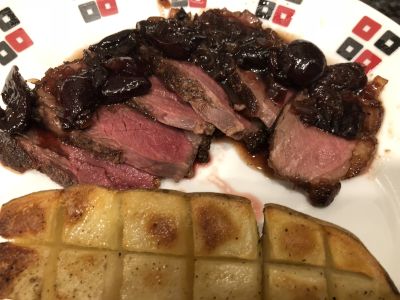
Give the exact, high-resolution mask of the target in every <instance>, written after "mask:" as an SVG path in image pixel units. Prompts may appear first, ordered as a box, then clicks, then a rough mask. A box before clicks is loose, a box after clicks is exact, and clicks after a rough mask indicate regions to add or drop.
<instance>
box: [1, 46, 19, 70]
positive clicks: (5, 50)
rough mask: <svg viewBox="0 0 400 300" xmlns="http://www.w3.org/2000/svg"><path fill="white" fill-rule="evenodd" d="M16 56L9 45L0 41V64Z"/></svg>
mask: <svg viewBox="0 0 400 300" xmlns="http://www.w3.org/2000/svg"><path fill="white" fill-rule="evenodd" d="M16 57H17V53H15V52H14V50H13V49H11V47H10V46H8V44H7V43H6V42H5V41H1V42H0V64H2V65H3V66H5V65H6V64H8V63H9V62H10V61H12V60H13V59H14V58H16Z"/></svg>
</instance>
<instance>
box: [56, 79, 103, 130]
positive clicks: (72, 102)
mask: <svg viewBox="0 0 400 300" xmlns="http://www.w3.org/2000/svg"><path fill="white" fill-rule="evenodd" d="M98 98H99V97H98V95H97V93H96V90H95V89H94V87H93V85H92V80H91V78H90V77H86V76H82V75H73V76H70V77H68V78H67V79H66V80H65V81H64V82H63V84H62V85H61V87H60V91H59V99H60V103H61V106H62V108H63V124H62V126H63V129H65V130H71V129H84V128H86V127H87V126H88V125H89V121H90V118H91V116H92V113H93V111H94V110H95V108H96V107H97V105H98Z"/></svg>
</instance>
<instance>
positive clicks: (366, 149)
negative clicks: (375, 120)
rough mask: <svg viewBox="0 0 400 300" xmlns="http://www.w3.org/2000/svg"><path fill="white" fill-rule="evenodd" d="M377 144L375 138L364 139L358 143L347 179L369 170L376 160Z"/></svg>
mask: <svg viewBox="0 0 400 300" xmlns="http://www.w3.org/2000/svg"><path fill="white" fill-rule="evenodd" d="M377 144H378V141H377V140H376V138H375V137H374V136H368V137H363V138H361V139H360V140H359V141H358V142H357V145H356V147H355V148H354V150H353V156H352V157H351V161H350V168H349V170H348V171H347V173H346V176H345V178H351V177H354V176H357V175H358V174H360V173H362V172H363V171H365V170H367V169H368V167H369V166H370V165H371V163H372V161H373V160H374V157H375V153H376V146H377Z"/></svg>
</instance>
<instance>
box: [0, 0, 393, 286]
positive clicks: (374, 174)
mask: <svg viewBox="0 0 400 300" xmlns="http://www.w3.org/2000/svg"><path fill="white" fill-rule="evenodd" d="M180 2H183V3H185V2H186V3H187V2H188V1H186V0H183V1H180ZM202 2H205V1H203V0H189V3H190V5H191V6H193V5H194V4H196V3H197V4H198V5H201V4H202ZM258 2H259V1H258V0H254V1H238V0H237V1H220V0H209V1H208V4H207V7H215V8H222V7H227V8H229V9H231V10H243V9H248V10H250V11H251V12H255V11H256V9H257V6H258ZM260 2H263V1H260ZM264 2H265V3H269V5H271V6H273V5H274V4H275V7H274V8H273V10H272V9H271V10H270V11H268V9H267V7H264V8H262V7H261V8H260V10H259V11H260V12H261V13H264V14H265V15H267V14H268V13H269V12H272V16H271V17H270V19H269V20H268V21H265V24H266V25H268V26H272V27H273V28H275V29H276V30H279V31H280V32H282V33H287V34H288V35H289V36H291V37H301V38H304V39H307V40H310V41H312V42H314V43H316V44H317V45H318V46H319V47H320V48H321V49H322V50H323V51H324V53H325V54H326V56H327V58H328V61H329V62H330V63H333V62H343V61H346V60H345V59H344V58H343V57H342V56H341V55H339V54H338V53H337V50H338V49H339V48H340V46H341V45H342V44H343V42H344V41H345V40H346V39H348V38H351V39H352V42H353V43H354V41H355V42H356V43H355V44H352V46H351V45H347V46H346V45H345V46H343V47H342V49H344V50H345V51H347V52H349V53H351V52H357V50H358V49H357V48H359V47H362V49H360V50H359V51H358V52H357V54H355V56H354V57H353V58H352V59H351V60H355V59H357V58H358V57H359V56H360V55H363V54H368V53H369V54H371V53H372V54H373V55H375V56H376V57H378V58H379V60H381V62H380V63H379V64H378V65H377V66H376V67H375V68H374V69H373V70H372V71H371V72H369V76H371V77H372V76H374V75H376V74H379V75H381V76H382V77H385V78H387V79H389V83H388V85H387V86H386V87H385V90H384V92H383V94H382V101H383V103H384V106H385V110H386V112H385V119H384V124H383V126H382V129H381V131H380V133H379V136H378V138H379V150H378V155H377V158H376V160H375V162H374V164H373V166H372V167H371V169H370V170H369V171H368V173H367V174H364V175H363V176H359V177H357V178H355V179H351V180H347V181H345V182H343V185H342V189H341V191H340V194H339V195H338V197H337V198H336V199H335V201H334V202H333V204H331V205H330V206H329V207H328V208H324V209H317V208H314V207H312V206H311V205H309V204H308V202H307V201H306V199H305V197H304V196H303V195H302V194H300V193H298V192H296V191H293V190H291V189H288V188H287V187H285V185H283V184H282V183H279V182H277V181H273V180H271V179H269V178H267V177H265V176H263V175H261V174H260V173H258V172H256V171H254V170H252V169H250V168H248V167H247V166H246V165H245V164H244V163H243V162H242V161H241V160H240V159H239V157H238V155H237V153H236V151H235V149H234V148H233V147H231V146H229V145H227V144H223V143H219V144H214V145H213V147H212V163H211V164H209V165H208V166H207V167H201V168H199V169H198V170H197V175H196V176H195V178H194V179H191V180H183V181H181V182H180V183H174V182H170V181H165V182H163V184H162V187H164V188H173V189H178V190H183V191H216V192H218V191H220V192H228V193H234V194H235V193H236V194H241V195H245V196H248V197H250V198H251V199H253V200H254V203H255V204H256V205H255V207H256V210H258V212H260V209H261V208H262V203H265V202H275V203H280V204H284V205H287V206H289V207H291V208H294V209H296V210H299V211H302V212H305V213H307V214H310V215H313V216H316V217H318V218H321V219H324V220H327V221H330V222H333V223H335V224H337V225H340V226H343V227H344V228H347V229H348V230H350V231H352V232H353V233H354V234H356V235H357V236H358V237H359V238H360V239H361V240H362V241H363V242H364V243H365V244H366V246H367V247H368V249H369V250H370V251H371V252H372V253H373V254H374V255H375V256H376V257H377V258H378V260H379V261H380V262H381V264H382V265H383V266H384V268H385V269H386V270H387V271H388V272H389V274H390V276H391V277H392V279H393V280H394V281H395V283H396V285H397V286H398V287H400V255H399V254H398V253H399V250H400V125H399V123H397V120H398V117H399V116H400V99H399V97H400V82H399V80H398V78H399V76H398V74H397V72H399V70H400V51H399V50H397V51H394V52H393V53H392V54H391V55H388V54H387V53H389V52H390V50H391V49H395V48H396V47H398V46H399V38H398V36H400V27H399V26H398V25H397V24H395V23H394V22H393V21H391V20H389V19H388V18H386V17H384V16H383V15H381V14H380V13H378V12H377V11H375V10H373V9H372V8H370V7H368V6H366V5H364V4H362V3H361V2H359V1H356V0H351V1H349V0H336V1H321V0H303V1H301V0H291V1H280V0H273V1H264ZM7 7H8V8H10V9H11V11H12V12H13V13H14V15H15V16H16V17H17V18H18V19H19V21H20V23H19V24H16V25H15V24H13V22H12V21H13V19H14V17H13V16H11V15H10V11H9V10H7V9H6V8H7ZM79 7H81V8H82V11H83V14H85V12H86V16H87V18H88V20H87V21H90V20H92V21H90V22H85V21H84V18H83V15H82V13H81V11H80V10H79ZM188 9H190V10H196V9H192V8H189V7H188ZM0 11H1V12H0V23H2V24H1V25H2V26H0V27H1V28H2V29H4V30H5V31H4V30H3V31H1V32H0V35H1V37H0V38H1V40H2V41H6V42H0V45H1V47H7V45H8V46H11V47H12V48H13V49H15V50H17V52H16V53H17V57H15V58H14V59H13V60H12V61H10V62H9V63H8V64H6V65H5V66H1V65H0V84H1V85H2V84H3V81H4V78H5V76H6V74H7V73H8V71H9V69H10V68H11V66H12V65H13V64H17V65H18V66H19V67H20V71H21V73H22V74H23V76H24V77H25V78H40V77H42V76H43V74H44V72H45V71H46V69H48V68H49V67H51V66H57V65H59V64H61V63H62V62H63V60H65V59H66V58H69V57H72V56H73V55H74V54H75V53H76V52H77V50H79V49H82V48H84V47H86V46H88V45H89V44H91V43H94V42H96V41H98V40H99V39H101V38H102V37H104V36H106V35H108V34H111V33H113V32H116V31H118V30H121V29H125V28H131V27H133V26H134V25H135V23H136V21H138V20H140V19H144V18H147V17H149V16H152V15H159V14H160V13H161V14H162V13H164V11H163V9H162V8H160V6H159V5H158V3H157V1H156V0H143V1H136V0H135V1H133V0H116V2H115V1H113V0H97V3H96V2H95V1H87V0H58V1H54V0H42V1H40V2H38V1H24V0H10V1H7V0H6V1H4V0H3V1H1V4H0ZM293 11H294V15H293V16H292V17H291V22H290V24H288V26H287V27H285V26H282V25H279V24H277V23H283V24H285V22H287V20H288V18H289V19H290V16H291V14H292V12H293ZM279 12H282V14H280V13H279ZM2 13H3V14H2ZM365 16H366V17H368V18H369V19H368V18H364V17H365ZM361 19H363V20H364V22H366V23H360V25H359V26H358V27H359V30H357V29H355V30H353V29H354V28H357V26H356V25H357V24H358V23H359V21H360V20H361ZM371 20H372V21H371ZM13 25H14V26H13ZM286 25H287V24H286ZM8 27H12V28H9V29H7V28H8ZM353 31H354V32H353ZM388 31H390V32H392V35H391V33H390V32H389V33H387V32H388ZM24 32H25V33H26V34H27V36H29V38H30V39H31V41H32V42H33V44H32V45H30V42H29V38H27V36H24V35H23V33H24ZM382 36H384V37H385V36H386V37H389V40H387V41H383V42H382V43H381V44H384V45H385V46H384V48H383V50H385V49H386V50H385V51H386V53H385V51H382V50H380V49H379V48H378V47H377V46H375V43H376V42H377V41H378V40H380V39H381V37H382ZM368 37H369V38H370V39H369V41H366V39H368ZM1 47H0V56H2V57H1V60H2V62H3V63H4V61H6V60H7V56H6V54H7V51H4V49H5V48H1ZM24 48H25V49H24ZM381 48H382V47H381ZM18 50H19V52H18ZM9 52H10V49H9ZM8 55H12V50H11V54H10V53H8ZM349 55H350V54H349ZM4 56H6V58H4ZM345 56H346V55H345ZM11 57H12V56H8V58H11ZM369 60H370V61H371V62H373V61H374V58H372V57H369ZM364 62H365V61H364ZM0 186H1V189H0V204H1V203H5V202H7V201H8V200H10V199H12V198H14V197H17V196H21V195H24V194H27V193H30V192H33V191H39V190H43V189H49V188H54V187H57V185H56V184H54V183H53V182H51V181H50V180H49V179H48V178H47V177H46V176H44V175H41V174H40V173H38V172H36V171H31V172H27V173H25V174H23V175H20V174H17V173H15V172H13V171H10V170H8V169H5V168H3V167H0Z"/></svg>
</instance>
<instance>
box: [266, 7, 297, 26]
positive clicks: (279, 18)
mask: <svg viewBox="0 0 400 300" xmlns="http://www.w3.org/2000/svg"><path fill="white" fill-rule="evenodd" d="M295 12H296V11H295V10H294V9H291V8H289V7H286V6H282V5H279V6H278V7H277V8H276V11H275V14H274V16H273V18H272V22H274V23H276V24H279V25H282V26H284V27H288V26H289V24H290V22H291V21H292V17H293V15H294V13H295Z"/></svg>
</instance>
